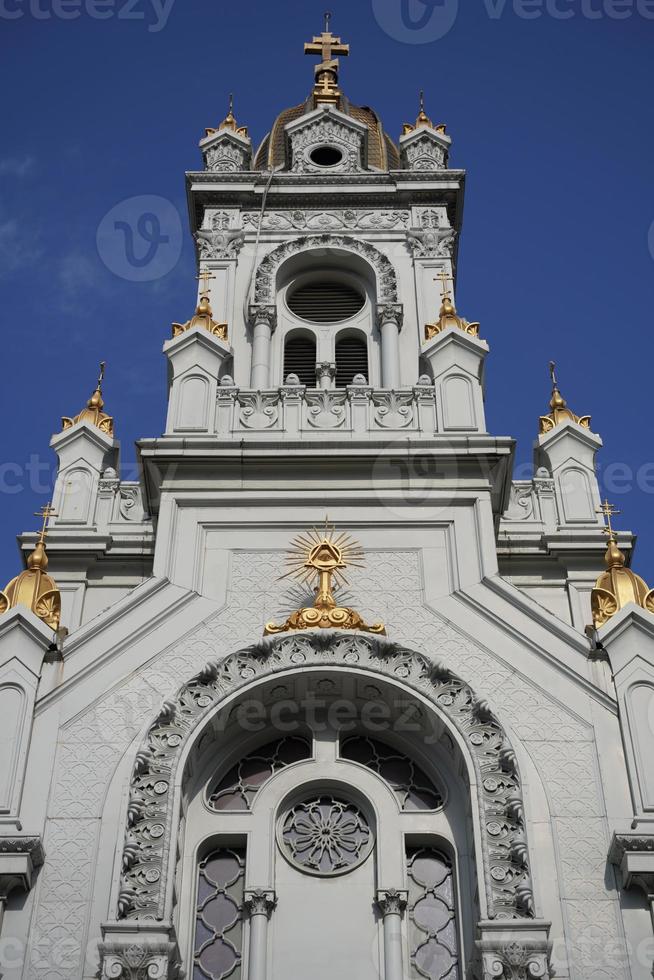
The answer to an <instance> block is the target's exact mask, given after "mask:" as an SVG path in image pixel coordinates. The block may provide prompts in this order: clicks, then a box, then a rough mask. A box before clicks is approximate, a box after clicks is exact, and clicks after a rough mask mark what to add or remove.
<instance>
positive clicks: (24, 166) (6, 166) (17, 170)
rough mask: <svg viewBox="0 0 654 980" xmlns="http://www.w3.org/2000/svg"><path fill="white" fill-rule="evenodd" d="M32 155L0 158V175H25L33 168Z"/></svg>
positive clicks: (33, 160)
mask: <svg viewBox="0 0 654 980" xmlns="http://www.w3.org/2000/svg"><path fill="white" fill-rule="evenodd" d="M35 163H36V161H35V159H34V157H31V156H24V157H5V158H4V160H0V177H26V176H27V175H28V174H29V173H31V172H32V170H34V164H35Z"/></svg>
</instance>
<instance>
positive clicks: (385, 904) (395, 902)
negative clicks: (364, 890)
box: [375, 888, 409, 916]
mask: <svg viewBox="0 0 654 980" xmlns="http://www.w3.org/2000/svg"><path fill="white" fill-rule="evenodd" d="M375 901H376V903H377V906H378V907H379V910H380V911H381V913H382V915H384V916H386V915H402V913H403V912H404V910H405V908H406V907H407V905H408V903H409V893H408V891H405V890H404V889H400V888H387V889H386V890H382V891H378V892H377V896H376V898H375Z"/></svg>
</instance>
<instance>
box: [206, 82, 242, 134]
mask: <svg viewBox="0 0 654 980" xmlns="http://www.w3.org/2000/svg"><path fill="white" fill-rule="evenodd" d="M221 129H231V131H232V132H233V133H238V135H239V136H244V137H245V138H246V139H249V134H248V128H247V126H239V124H238V123H237V122H236V119H235V117H234V93H233V92H230V93H229V101H228V109H227V115H226V116H225V118H224V119H223V121H222V122H221V123H219V125H218V128H217V129H205V131H204V134H205V136H214V135H215V134H216V133H219V132H220V131H221Z"/></svg>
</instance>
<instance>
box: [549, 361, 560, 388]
mask: <svg viewBox="0 0 654 980" xmlns="http://www.w3.org/2000/svg"><path fill="white" fill-rule="evenodd" d="M550 378H551V379H552V387H553V388H558V387H559V383H558V381H557V380H556V363H555V362H554V361H550Z"/></svg>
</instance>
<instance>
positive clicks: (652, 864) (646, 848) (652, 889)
mask: <svg viewBox="0 0 654 980" xmlns="http://www.w3.org/2000/svg"><path fill="white" fill-rule="evenodd" d="M609 861H610V862H611V864H613V865H615V867H616V868H617V869H618V870H619V872H620V877H621V878H622V887H623V888H633V887H637V888H641V889H642V890H643V891H644V892H645V894H646V895H647V897H648V899H649V900H650V902H654V834H643V833H638V832H634V833H626V834H620V833H614V834H613V839H612V841H611V846H610V847H609Z"/></svg>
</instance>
